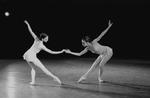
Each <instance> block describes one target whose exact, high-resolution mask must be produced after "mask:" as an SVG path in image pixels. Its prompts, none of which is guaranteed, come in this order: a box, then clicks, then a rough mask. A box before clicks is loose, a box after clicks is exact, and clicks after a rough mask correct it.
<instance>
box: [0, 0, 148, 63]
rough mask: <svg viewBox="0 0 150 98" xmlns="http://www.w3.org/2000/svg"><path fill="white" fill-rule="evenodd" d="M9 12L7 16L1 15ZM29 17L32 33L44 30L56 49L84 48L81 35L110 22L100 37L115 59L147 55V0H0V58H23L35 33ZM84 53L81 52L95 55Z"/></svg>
mask: <svg viewBox="0 0 150 98" xmlns="http://www.w3.org/2000/svg"><path fill="white" fill-rule="evenodd" d="M5 12H9V13H10V15H9V16H7V17H6V16H5V14H4V13H5ZM24 20H27V21H28V22H29V23H30V25H31V27H32V30H33V31H34V32H35V34H36V35H40V33H42V32H45V33H47V34H48V35H49V42H47V43H45V45H46V46H47V47H48V48H49V49H51V50H53V51H59V50H62V49H63V48H65V49H66V48H69V49H70V50H71V51H74V52H80V51H81V50H83V49H84V47H83V46H82V44H81V39H82V38H83V37H84V36H90V38H91V39H94V38H96V37H98V36H99V35H100V33H101V32H102V31H103V30H104V29H106V28H107V26H108V20H111V21H112V22H113V26H112V27H111V28H110V30H109V31H108V32H107V33H106V34H105V35H104V36H103V38H102V39H101V40H100V41H99V43H100V44H102V45H106V46H110V47H111V48H113V51H114V55H113V58H122V59H146V60H149V59H150V56H149V55H150V51H149V50H150V47H149V42H150V38H149V33H150V30H149V26H150V25H149V22H150V14H149V2H148V0H2V1H0V42H1V47H0V58H1V59H9V58H10V59H21V58H22V55H23V54H24V52H25V51H26V50H27V49H29V48H30V46H31V45H32V43H33V38H32V36H31V35H30V33H29V31H28V29H27V26H26V24H25V23H24V22H23V21H24ZM38 56H39V58H58V57H60V58H62V57H69V58H70V57H75V56H72V55H69V54H65V53H64V54H60V55H51V54H48V53H46V52H44V51H41V53H40V54H39V55H38ZM96 56H97V55H96V54H92V53H91V52H88V53H87V54H85V55H83V56H82V57H96Z"/></svg>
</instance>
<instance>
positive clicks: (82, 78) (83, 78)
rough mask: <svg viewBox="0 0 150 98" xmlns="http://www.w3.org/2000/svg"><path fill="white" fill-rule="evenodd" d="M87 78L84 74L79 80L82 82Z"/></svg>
mask: <svg viewBox="0 0 150 98" xmlns="http://www.w3.org/2000/svg"><path fill="white" fill-rule="evenodd" d="M85 80H86V78H85V77H84V76H82V77H81V78H80V79H79V80H78V83H80V82H82V81H85Z"/></svg>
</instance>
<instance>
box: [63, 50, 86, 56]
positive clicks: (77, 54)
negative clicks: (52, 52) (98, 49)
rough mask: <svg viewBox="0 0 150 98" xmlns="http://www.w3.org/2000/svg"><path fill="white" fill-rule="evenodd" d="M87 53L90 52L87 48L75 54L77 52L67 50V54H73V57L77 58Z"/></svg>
mask: <svg viewBox="0 0 150 98" xmlns="http://www.w3.org/2000/svg"><path fill="white" fill-rule="evenodd" d="M87 51H88V50H87V48H85V49H84V50H83V51H81V52H80V53H75V52H71V51H70V50H65V52H66V53H69V54H72V55H76V56H81V55H83V54H85V53H86V52H87Z"/></svg>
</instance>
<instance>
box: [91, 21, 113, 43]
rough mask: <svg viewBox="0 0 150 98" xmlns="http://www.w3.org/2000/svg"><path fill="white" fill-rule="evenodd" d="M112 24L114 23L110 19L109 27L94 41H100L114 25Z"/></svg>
mask: <svg viewBox="0 0 150 98" xmlns="http://www.w3.org/2000/svg"><path fill="white" fill-rule="evenodd" d="M112 24H113V23H110V20H109V23H108V27H107V28H106V29H105V30H104V31H103V32H102V33H101V34H100V35H99V36H98V37H97V38H96V39H94V40H93V41H94V42H98V41H99V40H100V39H101V38H102V37H103V36H104V35H105V33H106V32H107V31H108V30H109V28H110V27H111V26H112Z"/></svg>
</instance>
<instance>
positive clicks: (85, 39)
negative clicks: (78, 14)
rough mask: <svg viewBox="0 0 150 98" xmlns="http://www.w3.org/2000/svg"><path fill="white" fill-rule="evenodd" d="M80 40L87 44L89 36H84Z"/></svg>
mask: <svg viewBox="0 0 150 98" xmlns="http://www.w3.org/2000/svg"><path fill="white" fill-rule="evenodd" d="M82 40H83V41H85V42H89V43H90V42H91V40H90V37H89V36H85V37H84V38H83V39H82Z"/></svg>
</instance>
